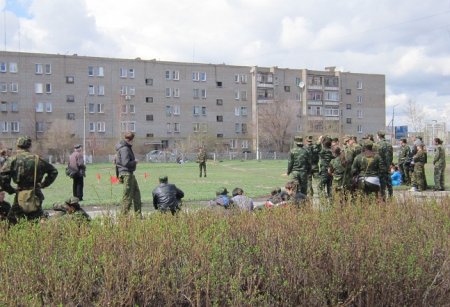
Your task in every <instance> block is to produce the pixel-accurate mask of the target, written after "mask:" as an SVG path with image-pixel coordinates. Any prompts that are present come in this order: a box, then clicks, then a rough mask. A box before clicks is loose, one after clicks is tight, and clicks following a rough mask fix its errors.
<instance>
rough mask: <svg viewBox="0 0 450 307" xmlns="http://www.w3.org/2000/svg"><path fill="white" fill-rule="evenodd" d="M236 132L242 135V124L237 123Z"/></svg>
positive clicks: (235, 125)
mask: <svg viewBox="0 0 450 307" xmlns="http://www.w3.org/2000/svg"><path fill="white" fill-rule="evenodd" d="M234 132H236V133H240V132H241V124H240V123H235V124H234Z"/></svg>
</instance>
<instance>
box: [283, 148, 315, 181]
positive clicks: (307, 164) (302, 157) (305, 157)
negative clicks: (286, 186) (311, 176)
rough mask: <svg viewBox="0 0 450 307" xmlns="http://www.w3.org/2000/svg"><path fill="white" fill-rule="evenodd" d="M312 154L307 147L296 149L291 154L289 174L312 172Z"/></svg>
mask: <svg viewBox="0 0 450 307" xmlns="http://www.w3.org/2000/svg"><path fill="white" fill-rule="evenodd" d="M310 171H311V154H310V152H309V150H307V149H306V148H305V147H300V146H299V147H295V148H292V149H291V151H290V152H289V158H288V168H287V174H288V175H289V174H290V173H292V172H310Z"/></svg>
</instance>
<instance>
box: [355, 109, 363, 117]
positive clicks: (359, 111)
mask: <svg viewBox="0 0 450 307" xmlns="http://www.w3.org/2000/svg"><path fill="white" fill-rule="evenodd" d="M356 116H357V117H358V118H363V111H362V110H358V111H356Z"/></svg>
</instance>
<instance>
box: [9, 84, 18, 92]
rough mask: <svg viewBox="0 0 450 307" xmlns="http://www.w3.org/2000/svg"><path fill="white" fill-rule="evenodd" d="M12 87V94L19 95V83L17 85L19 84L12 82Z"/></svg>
mask: <svg viewBox="0 0 450 307" xmlns="http://www.w3.org/2000/svg"><path fill="white" fill-rule="evenodd" d="M10 87H11V92H12V93H17V92H19V83H17V82H12V83H11V85H10Z"/></svg>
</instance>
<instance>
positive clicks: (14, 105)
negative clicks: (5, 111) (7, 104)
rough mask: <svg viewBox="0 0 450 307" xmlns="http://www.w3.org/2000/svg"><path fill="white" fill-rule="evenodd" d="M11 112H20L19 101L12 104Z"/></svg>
mask: <svg viewBox="0 0 450 307" xmlns="http://www.w3.org/2000/svg"><path fill="white" fill-rule="evenodd" d="M11 112H14V113H17V112H19V103H18V102H17V101H13V102H11Z"/></svg>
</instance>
